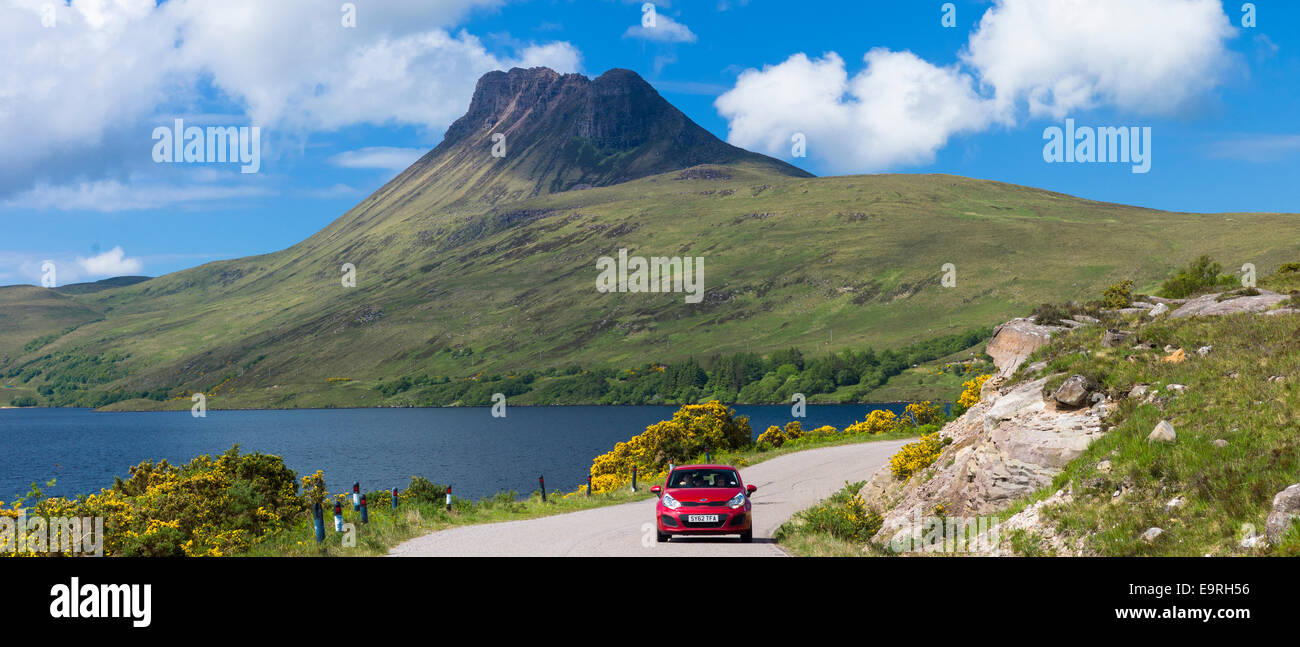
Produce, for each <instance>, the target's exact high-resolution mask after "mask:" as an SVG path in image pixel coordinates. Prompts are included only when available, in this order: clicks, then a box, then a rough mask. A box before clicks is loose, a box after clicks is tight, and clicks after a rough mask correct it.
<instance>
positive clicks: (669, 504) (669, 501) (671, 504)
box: [662, 494, 682, 510]
mask: <svg viewBox="0 0 1300 647" xmlns="http://www.w3.org/2000/svg"><path fill="white" fill-rule="evenodd" d="M662 501H663V503H664V507H665V508H668V509H669V510H676V509H677V508H680V507H682V503H681V501H678V500H677V499H674V498H673V495H671V494H665V495H664V498H663V499H662Z"/></svg>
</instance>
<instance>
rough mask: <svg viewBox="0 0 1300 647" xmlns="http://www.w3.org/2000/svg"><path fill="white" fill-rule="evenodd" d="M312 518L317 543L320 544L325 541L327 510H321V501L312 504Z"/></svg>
mask: <svg viewBox="0 0 1300 647" xmlns="http://www.w3.org/2000/svg"><path fill="white" fill-rule="evenodd" d="M311 520H312V526H313V527H314V529H315V530H316V543H318V544H319V543H321V542H322V541H325V511H324V510H321V507H320V502H319V501H318V502H316V503H313V504H312V506H311Z"/></svg>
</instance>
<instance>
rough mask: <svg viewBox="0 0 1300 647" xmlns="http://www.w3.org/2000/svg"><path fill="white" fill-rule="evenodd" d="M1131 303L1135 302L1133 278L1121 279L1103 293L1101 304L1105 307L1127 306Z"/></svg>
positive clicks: (1117, 307)
mask: <svg viewBox="0 0 1300 647" xmlns="http://www.w3.org/2000/svg"><path fill="white" fill-rule="evenodd" d="M1130 303H1133V281H1131V280H1128V279H1125V280H1123V281H1120V282H1119V283H1116V284H1114V285H1112V286H1110V287H1108V288H1106V289H1105V290H1104V291H1102V293H1101V306H1102V307H1103V308H1111V309H1119V308H1127V307H1128V305H1129V304H1130Z"/></svg>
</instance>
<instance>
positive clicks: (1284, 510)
mask: <svg viewBox="0 0 1300 647" xmlns="http://www.w3.org/2000/svg"><path fill="white" fill-rule="evenodd" d="M1298 519H1300V483H1296V484H1295V485H1292V486H1290V487H1288V488H1287V489H1285V490H1282V491H1281V492H1278V493H1277V496H1275V497H1273V511H1272V512H1270V513H1269V514H1268V521H1267V523H1266V524H1265V526H1264V532H1265V534H1266V535H1267V536H1268V540H1269V542H1271V543H1273V544H1276V543H1278V542H1280V541H1282V535H1285V534H1286V531H1287V528H1289V527H1290V526H1291V523H1292V522H1293V521H1296V520H1298Z"/></svg>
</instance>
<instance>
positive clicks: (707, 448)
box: [704, 445, 713, 463]
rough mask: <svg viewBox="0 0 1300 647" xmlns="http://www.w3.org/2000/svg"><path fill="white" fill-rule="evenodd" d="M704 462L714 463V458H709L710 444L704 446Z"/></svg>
mask: <svg viewBox="0 0 1300 647" xmlns="http://www.w3.org/2000/svg"><path fill="white" fill-rule="evenodd" d="M704 462H706V463H712V462H713V459H712V458H709V446H708V445H705V446H704Z"/></svg>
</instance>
